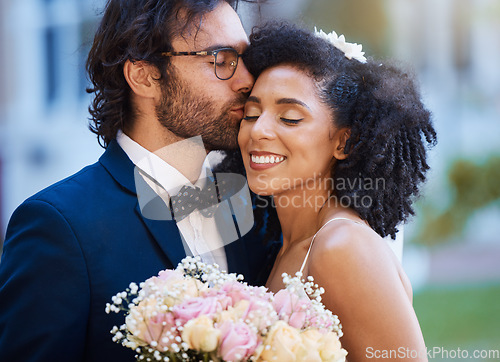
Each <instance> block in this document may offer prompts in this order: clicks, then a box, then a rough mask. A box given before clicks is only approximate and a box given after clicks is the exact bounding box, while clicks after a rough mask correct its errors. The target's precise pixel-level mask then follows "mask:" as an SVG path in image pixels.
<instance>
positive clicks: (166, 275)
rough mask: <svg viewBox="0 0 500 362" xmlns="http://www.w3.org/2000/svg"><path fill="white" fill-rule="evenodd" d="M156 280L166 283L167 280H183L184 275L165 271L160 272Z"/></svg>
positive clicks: (175, 271) (176, 271)
mask: <svg viewBox="0 0 500 362" xmlns="http://www.w3.org/2000/svg"><path fill="white" fill-rule="evenodd" d="M157 278H158V279H160V280H163V281H168V280H183V279H184V274H182V273H181V272H180V271H178V270H171V269H166V270H162V271H161V272H159V273H158V277H157Z"/></svg>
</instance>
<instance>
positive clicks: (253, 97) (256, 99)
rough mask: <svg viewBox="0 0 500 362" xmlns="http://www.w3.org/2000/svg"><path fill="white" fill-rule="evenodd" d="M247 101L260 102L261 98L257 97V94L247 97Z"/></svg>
mask: <svg viewBox="0 0 500 362" xmlns="http://www.w3.org/2000/svg"><path fill="white" fill-rule="evenodd" d="M247 102H253V103H257V104H260V99H259V98H257V97H256V96H250V97H248V98H247Z"/></svg>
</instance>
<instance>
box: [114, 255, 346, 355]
mask: <svg viewBox="0 0 500 362" xmlns="http://www.w3.org/2000/svg"><path fill="white" fill-rule="evenodd" d="M242 279H243V277H242V276H241V275H239V276H237V275H236V274H227V273H225V272H222V271H220V270H219V269H218V266H217V265H215V264H214V265H207V264H205V263H203V262H201V260H200V259H199V258H198V257H196V258H192V257H187V258H185V259H183V260H182V261H181V263H179V265H178V267H177V268H176V269H175V270H164V271H162V272H160V273H159V274H158V276H155V277H152V278H149V279H148V280H146V281H145V282H143V283H141V284H140V285H139V286H138V285H137V284H135V283H131V284H130V286H129V288H128V289H127V290H126V291H124V292H121V293H118V294H117V295H115V296H114V297H113V298H112V303H108V304H107V305H106V313H110V312H115V313H118V312H120V311H123V310H124V311H126V318H125V323H124V324H123V325H122V326H120V327H116V326H115V327H114V328H113V329H112V330H111V333H112V334H113V340H114V341H115V342H117V343H121V344H122V345H123V346H125V347H128V348H131V349H134V350H135V351H136V353H137V354H136V358H137V360H141V361H345V356H346V354H347V352H346V351H345V350H344V349H342V347H341V344H340V341H339V338H340V337H341V336H342V331H341V325H340V322H339V320H338V318H337V316H335V315H333V314H332V312H330V311H329V310H327V309H326V308H325V307H324V305H323V304H322V303H321V294H322V293H323V292H324V290H323V289H322V288H319V287H318V286H317V285H316V284H314V282H313V280H312V278H308V281H307V282H306V281H305V280H302V279H301V275H300V273H297V276H295V277H293V278H292V277H290V276H288V275H287V274H284V275H283V281H284V283H285V285H286V288H285V289H282V290H280V291H279V292H278V293H276V294H273V293H270V292H268V290H267V289H266V288H265V287H254V286H249V285H247V284H246V283H243V282H242Z"/></svg>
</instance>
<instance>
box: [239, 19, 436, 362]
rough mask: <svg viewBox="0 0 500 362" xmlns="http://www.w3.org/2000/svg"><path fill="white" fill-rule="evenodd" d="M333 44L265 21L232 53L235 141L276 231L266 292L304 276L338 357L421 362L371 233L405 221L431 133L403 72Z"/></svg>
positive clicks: (397, 286)
mask: <svg viewBox="0 0 500 362" xmlns="http://www.w3.org/2000/svg"><path fill="white" fill-rule="evenodd" d="M342 40H343V39H342V38H341V39H337V38H336V34H325V33H323V32H319V33H316V34H313V33H310V32H308V31H305V30H301V29H299V28H297V27H295V26H293V25H289V24H285V23H280V24H278V23H272V24H268V25H266V26H264V27H262V28H257V29H256V30H254V33H253V34H252V35H251V37H250V41H251V44H250V47H249V49H248V51H247V52H246V53H245V55H244V61H245V64H246V66H247V67H248V69H249V70H250V72H251V73H252V74H253V75H254V76H255V77H256V78H257V81H256V83H255V86H254V88H253V90H252V92H251V95H250V97H249V98H248V101H247V102H246V105H245V116H244V118H243V121H242V122H241V127H240V133H239V137H238V141H239V145H240V149H241V154H242V157H243V163H244V166H245V170H246V174H247V178H248V184H249V186H250V188H251V190H252V191H253V192H254V193H255V194H257V201H260V205H261V206H262V207H265V206H266V205H267V206H268V207H267V210H265V211H263V210H260V212H265V213H266V215H267V214H269V215H270V217H269V221H268V222H267V225H266V228H267V231H268V233H273V231H274V233H275V234H276V232H279V231H281V232H282V235H283V245H282V247H281V249H280V251H279V254H278V257H277V259H276V262H275V264H274V266H273V269H272V271H271V274H270V276H269V279H268V281H267V287H268V288H269V289H270V290H271V291H273V292H276V291H278V290H279V289H281V288H283V284H282V273H288V274H290V275H295V273H296V272H297V271H301V272H302V275H303V277H304V278H305V277H307V276H312V277H314V280H315V282H316V283H318V284H319V285H320V286H322V287H324V289H325V293H324V294H323V303H324V304H325V305H326V307H327V308H329V309H330V310H332V311H333V312H334V313H335V314H337V315H338V316H339V318H340V320H341V322H342V325H343V332H344V336H343V337H342V340H341V342H342V344H343V346H344V348H345V349H346V350H347V351H348V353H349V355H348V359H349V361H363V360H369V359H373V358H384V359H387V360H401V359H405V358H410V359H412V360H426V356H425V344H424V340H423V337H422V333H421V330H420V327H419V323H418V320H417V317H416V315H415V312H414V309H413V307H412V289H411V285H410V283H409V280H408V278H407V276H406V275H405V272H404V270H403V268H402V267H401V264H400V262H399V260H398V259H397V257H396V256H395V254H394V253H393V251H392V250H391V249H390V246H389V245H388V244H387V242H386V241H385V240H384V239H383V237H385V236H392V238H395V234H396V232H397V225H398V224H400V223H402V222H404V221H406V220H407V218H408V217H409V216H410V215H412V214H413V209H412V206H411V204H412V201H413V198H414V197H415V196H416V195H417V194H418V192H419V186H420V185H421V183H422V182H423V181H424V179H425V173H426V171H427V170H428V168H429V167H428V165H427V163H426V148H427V147H428V146H430V145H432V144H434V143H435V141H436V133H435V131H434V129H433V126H432V123H431V119H430V113H429V112H428V111H427V110H426V109H425V108H424V106H423V104H422V102H421V100H420V95H419V93H418V90H417V88H416V85H415V83H414V81H413V79H412V78H411V76H410V75H409V74H407V73H405V72H403V71H401V70H399V69H398V68H397V67H395V66H392V65H388V64H385V63H384V64H380V63H379V62H375V61H373V60H371V59H369V60H366V59H365V57H364V56H363V54H364V53H362V52H361V51H360V50H361V49H360V48H361V46H358V47H356V46H355V45H352V44H349V43H345V41H344V42H343V41H342ZM269 201H271V203H270V202H269ZM257 207H259V204H258V205H257ZM272 215H277V218H276V219H275V221H274V222H273V218H272Z"/></svg>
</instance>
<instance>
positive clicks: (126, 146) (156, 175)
mask: <svg viewBox="0 0 500 362" xmlns="http://www.w3.org/2000/svg"><path fill="white" fill-rule="evenodd" d="M116 141H117V142H118V144H119V145H120V147H121V148H122V149H123V151H124V152H125V153H126V154H127V156H128V157H129V158H130V160H131V161H132V162H133V163H134V165H135V166H136V167H137V168H138V169H139V170H140V171H141V172H143V173H145V174H146V175H147V176H148V177H150V178H151V179H153V180H154V181H156V182H157V183H158V184H160V185H161V187H163V188H164V189H165V190H166V191H167V192H168V194H169V195H175V194H177V193H178V192H179V190H180V189H181V187H182V186H184V185H188V186H198V187H200V188H202V187H203V186H204V184H205V182H206V178H207V177H212V172H211V168H210V162H209V160H208V157H205V159H204V162H203V165H202V167H201V172H200V175H199V177H198V180H197V181H196V182H195V183H194V184H193V183H191V182H190V181H189V180H188V179H187V178H186V176H184V175H183V174H182V173H180V172H179V171H178V170H177V169H176V168H174V167H173V166H171V165H170V164H168V163H167V162H166V161H164V160H163V159H161V158H160V157H159V156H157V155H156V154H154V153H153V152H151V151H149V150H147V149H145V148H144V147H142V146H141V145H140V144H139V143H137V142H135V141H134V140H133V139H131V138H130V137H129V136H127V135H126V134H125V133H123V132H122V131H121V130H119V131H118V133H117V135H116Z"/></svg>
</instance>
